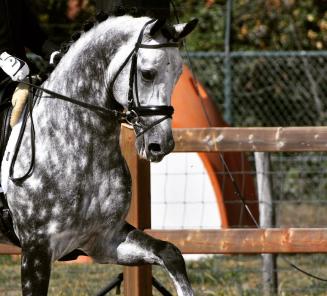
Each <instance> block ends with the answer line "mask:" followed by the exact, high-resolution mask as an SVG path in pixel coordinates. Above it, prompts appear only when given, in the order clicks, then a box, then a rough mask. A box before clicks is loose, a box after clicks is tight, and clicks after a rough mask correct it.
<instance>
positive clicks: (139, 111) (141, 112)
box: [108, 19, 180, 137]
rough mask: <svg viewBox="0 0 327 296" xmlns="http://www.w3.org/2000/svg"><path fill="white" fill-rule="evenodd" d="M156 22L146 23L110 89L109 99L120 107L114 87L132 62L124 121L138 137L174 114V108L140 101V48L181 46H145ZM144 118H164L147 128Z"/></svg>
mask: <svg viewBox="0 0 327 296" xmlns="http://www.w3.org/2000/svg"><path fill="white" fill-rule="evenodd" d="M155 21H156V20H155V19H152V20H150V21H148V22H147V23H145V25H144V26H143V28H142V30H141V31H140V34H139V36H138V39H137V42H136V44H135V46H134V48H133V50H132V51H131V52H130V54H129V55H128V56H127V58H126V59H125V61H124V62H123V63H122V65H121V66H120V68H119V69H118V71H117V72H116V74H115V75H114V77H113V79H112V81H111V83H110V85H109V88H108V94H109V98H110V99H111V100H112V101H114V102H115V104H116V105H119V103H118V102H117V101H116V100H115V98H114V85H115V82H116V80H117V78H118V76H119V75H120V73H121V72H122V71H123V69H124V68H125V67H126V65H127V63H128V62H129V61H130V60H131V69H130V74H129V88H128V105H127V111H126V112H125V118H123V119H124V121H126V122H127V123H129V124H131V125H132V126H133V127H134V130H135V133H136V137H139V136H141V135H142V134H144V133H145V132H146V131H148V130H149V129H151V128H152V127H154V126H155V125H157V124H159V123H160V122H162V121H164V120H166V119H168V118H171V117H172V115H173V113H174V108H173V107H172V106H167V105H148V106H142V105H141V103H140V99H139V93H138V86H137V55H138V51H139V49H140V48H144V49H156V48H158V49H159V48H166V47H177V48H178V47H179V46H180V44H179V43H178V42H168V43H161V44H154V45H148V44H143V43H142V40H143V36H144V31H145V29H146V27H147V26H148V25H149V24H151V23H153V22H155ZM134 93H135V96H134ZM143 116H144V117H147V116H163V117H162V118H161V119H158V120H156V121H154V122H153V123H151V124H150V125H147V126H145V125H144V124H143V123H142V121H141V120H140V117H143Z"/></svg>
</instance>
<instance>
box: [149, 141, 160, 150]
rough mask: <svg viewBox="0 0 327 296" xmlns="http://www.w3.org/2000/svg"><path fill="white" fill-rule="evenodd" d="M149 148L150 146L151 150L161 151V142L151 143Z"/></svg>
mask: <svg viewBox="0 0 327 296" xmlns="http://www.w3.org/2000/svg"><path fill="white" fill-rule="evenodd" d="M148 148H149V151H151V152H160V151H161V147H160V144H157V143H150V144H149V146H148Z"/></svg>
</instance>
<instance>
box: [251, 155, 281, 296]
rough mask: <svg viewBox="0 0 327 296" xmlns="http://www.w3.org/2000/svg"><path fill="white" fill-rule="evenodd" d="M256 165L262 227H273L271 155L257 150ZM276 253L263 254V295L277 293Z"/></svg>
mask: <svg viewBox="0 0 327 296" xmlns="http://www.w3.org/2000/svg"><path fill="white" fill-rule="evenodd" d="M254 155H255V166H256V172H257V185H258V199H259V213H260V227H262V228H271V227H274V226H275V211H274V205H273V198H272V190H271V178H270V176H269V171H270V157H269V153H264V152H256V153H254ZM276 259H277V257H276V255H273V254H262V286H263V295H264V296H270V295H276V294H277V286H278V284H277V280H278V279H277V262H276Z"/></svg>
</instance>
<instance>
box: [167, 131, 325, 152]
mask: <svg viewBox="0 0 327 296" xmlns="http://www.w3.org/2000/svg"><path fill="white" fill-rule="evenodd" d="M173 133H174V139H175V144H176V146H175V152H215V151H244V152H245V151H252V152H259V151H262V152H286V151H288V152H306V151H327V127H285V128H284V127H253V128H249V127H244V128H195V129H174V131H173Z"/></svg>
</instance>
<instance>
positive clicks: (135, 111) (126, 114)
mask: <svg viewBox="0 0 327 296" xmlns="http://www.w3.org/2000/svg"><path fill="white" fill-rule="evenodd" d="M155 21H156V20H155V19H151V20H150V21H148V22H146V23H145V25H144V26H143V28H142V30H141V31H140V34H139V36H138V39H137V42H136V44H135V46H134V48H133V50H132V51H131V52H130V54H129V55H128V56H127V58H126V59H125V61H124V62H123V64H122V65H121V66H120V68H119V69H118V71H117V72H116V74H115V76H114V78H113V79H112V81H111V83H110V85H109V88H108V95H109V99H110V100H111V101H112V102H113V103H114V104H115V105H116V108H114V109H109V108H106V107H102V106H98V105H94V104H89V103H86V102H82V101H79V100H77V99H74V98H70V97H67V96H65V95H62V94H59V93H57V92H54V91H51V90H49V89H46V88H43V87H40V86H38V85H36V84H34V83H32V80H31V78H29V82H27V81H21V83H23V84H26V85H28V86H30V87H31V88H32V91H30V93H29V99H28V104H27V107H26V108H25V111H24V113H23V120H22V126H21V129H20V132H19V136H18V140H17V143H16V146H15V150H14V154H13V158H12V162H11V165H10V170H9V178H10V179H11V180H12V181H13V182H14V183H19V182H24V181H25V180H26V179H27V178H28V177H30V176H31V175H32V173H33V171H34V165H35V131H34V123H33V116H32V111H33V107H34V95H35V90H39V91H40V92H41V93H42V92H44V93H47V94H49V95H51V96H52V97H47V98H56V99H59V100H63V101H66V102H70V103H72V104H75V105H78V106H80V107H83V108H86V109H88V110H90V111H93V112H95V113H97V114H99V115H100V116H105V117H107V116H110V117H115V118H117V119H118V120H119V121H120V122H127V123H129V124H131V125H132V126H133V128H134V130H135V133H136V137H139V136H141V135H143V134H144V133H145V132H146V131H148V130H150V129H151V128H153V127H154V126H155V125H158V124H159V123H160V122H162V121H164V120H166V119H168V118H171V117H172V115H173V113H174V108H173V107H172V106H166V105H148V106H142V105H141V104H140V99H139V94H138V87H137V54H138V51H139V49H140V48H145V49H156V48H158V49H159V48H164V47H179V46H180V44H179V43H178V42H168V43H161V44H154V45H148V44H143V43H142V40H143V36H144V31H145V29H146V27H147V26H148V25H149V24H151V23H153V22H155ZM130 59H132V60H131V69H130V75H129V90H128V105H127V110H124V108H123V106H121V105H120V104H119V103H118V102H117V101H116V100H115V98H114V92H113V88H114V84H115V81H116V80H117V78H118V76H119V74H120V73H121V72H122V70H123V69H124V68H125V66H126V65H127V64H128V62H129V60H130ZM134 89H135V97H136V99H135V98H134ZM33 90H34V91H33ZM38 97H41V94H40V95H39V96H38ZM28 116H29V117H30V120H31V163H30V167H29V169H28V171H27V172H26V173H25V174H24V175H23V176H22V177H17V178H15V177H14V166H15V162H16V159H17V155H18V152H19V149H20V146H21V142H22V139H23V136H24V132H25V129H26V123H27V118H28ZM143 116H144V117H147V116H163V117H162V118H161V119H158V120H156V121H154V122H153V123H151V124H150V125H144V124H143V123H142V122H141V119H140V117H143Z"/></svg>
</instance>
